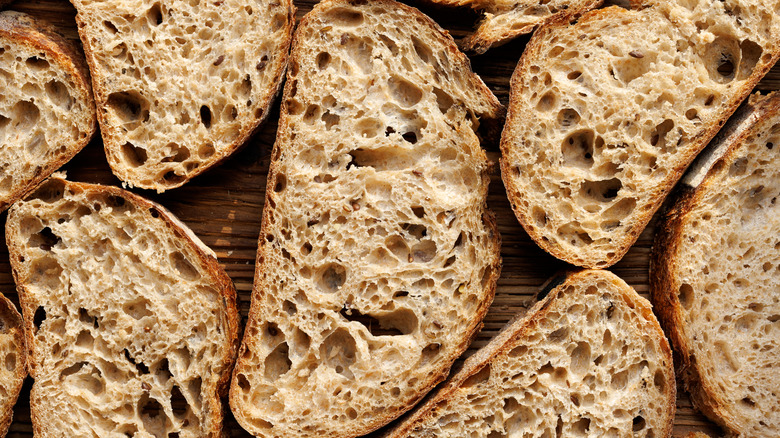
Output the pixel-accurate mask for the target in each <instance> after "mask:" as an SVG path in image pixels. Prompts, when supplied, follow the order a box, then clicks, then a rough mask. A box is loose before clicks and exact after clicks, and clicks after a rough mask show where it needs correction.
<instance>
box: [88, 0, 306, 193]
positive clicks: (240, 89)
mask: <svg viewBox="0 0 780 438" xmlns="http://www.w3.org/2000/svg"><path fill="white" fill-rule="evenodd" d="M73 4H74V5H75V6H76V9H77V10H78V15H77V16H76V21H77V22H78V24H79V35H80V36H81V41H82V42H83V43H84V50H85V52H86V54H87V60H88V61H89V64H90V69H91V72H92V80H93V83H94V89H95V100H96V101H97V106H98V120H99V121H100V128H101V133H102V135H103V143H104V146H105V150H106V156H107V158H108V162H109V164H110V165H111V169H112V170H113V172H114V174H116V176H117V177H119V179H121V180H122V181H124V182H126V183H127V184H128V185H130V186H136V187H142V188H145V189H155V190H157V191H158V192H162V191H165V190H167V189H171V188H175V187H179V186H181V185H182V184H184V183H186V182H187V181H188V180H190V179H191V178H193V177H194V176H196V175H198V174H200V173H202V172H204V171H205V170H206V169H208V168H210V167H212V166H214V165H216V164H217V163H218V162H220V161H222V160H224V159H225V158H227V157H228V156H229V155H230V154H232V153H233V152H234V151H235V150H237V149H238V148H239V147H240V146H241V145H243V144H244V143H245V142H246V140H247V139H248V137H249V136H250V134H252V132H253V131H254V130H255V129H256V128H257V127H258V126H259V125H260V123H261V122H262V121H263V120H265V118H266V117H267V116H268V112H269V109H270V105H271V102H272V100H273V99H274V97H275V96H276V94H277V92H278V90H279V87H280V86H281V80H282V75H283V73H284V69H285V66H286V64H287V53H288V50H289V44H290V38H291V35H292V29H293V25H294V18H293V16H294V7H293V5H292V0H261V1H250V0H220V1H204V2H198V1H195V2H192V1H184V0H171V1H165V2H159V1H155V0H143V1H132V2H123V1H119V0H109V1H94V0H74V1H73Z"/></svg>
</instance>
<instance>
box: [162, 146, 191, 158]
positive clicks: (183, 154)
mask: <svg viewBox="0 0 780 438" xmlns="http://www.w3.org/2000/svg"><path fill="white" fill-rule="evenodd" d="M166 148H167V149H168V150H169V151H170V152H168V156H167V157H165V158H163V159H162V162H163V163H169V162H175V163H182V162H184V161H186V160H187V159H188V158H189V157H190V151H189V150H188V149H187V148H185V147H182V146H179V145H178V144H176V143H168V145H167V146H166Z"/></svg>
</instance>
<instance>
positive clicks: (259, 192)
mask: <svg viewBox="0 0 780 438" xmlns="http://www.w3.org/2000/svg"><path fill="white" fill-rule="evenodd" d="M315 3H317V2H316V1H312V0H303V1H299V0H295V4H296V6H297V8H298V12H297V16H298V19H300V18H301V17H302V16H303V15H304V14H305V13H306V12H308V11H309V10H310V9H311V7H312V5H313V4H315ZM409 3H411V4H413V5H414V6H418V7H421V9H422V10H423V11H424V12H426V13H428V14H429V15H431V16H432V17H433V18H434V19H435V20H436V21H437V22H438V23H439V24H440V25H441V26H442V27H444V28H445V29H447V30H449V31H450V33H451V34H452V35H453V37H455V38H456V39H458V38H461V37H463V36H464V35H465V34H466V33H467V32H469V31H470V30H471V29H472V26H473V24H474V22H475V21H476V19H477V18H478V16H477V15H476V13H474V12H472V11H469V10H457V11H456V10H452V9H442V8H431V7H422V6H421V5H420V4H417V3H416V2H414V1H409ZM7 8H8V9H14V10H19V11H24V12H27V13H30V14H32V15H35V16H37V17H39V18H43V19H46V20H48V21H50V22H51V23H52V24H54V25H56V26H58V27H59V28H60V29H61V31H62V32H63V33H64V34H65V35H66V36H67V37H69V38H73V39H77V38H78V35H77V33H76V25H75V22H74V16H75V14H76V11H75V9H73V7H72V6H71V4H70V3H68V2H67V1H66V0H18V1H16V2H14V3H11V4H10V5H9V6H7ZM527 41H528V38H527V37H525V38H520V39H518V40H516V41H514V42H511V43H509V44H507V45H505V46H502V47H499V48H496V49H492V50H490V51H488V52H487V53H486V54H485V55H482V56H474V57H472V58H471V60H472V66H473V68H474V70H475V71H476V72H477V73H478V74H479V75H480V76H481V77H482V79H483V80H484V81H485V82H486V83H487V84H488V86H489V87H490V88H491V90H493V92H494V93H495V94H496V96H498V98H499V99H500V100H501V102H502V103H504V104H506V103H507V101H508V98H509V78H510V76H511V74H512V71H513V70H514V67H515V64H516V63H517V60H518V59H519V58H520V55H521V53H522V51H523V48H524V46H525V44H526V42H527ZM757 89H758V90H761V91H768V90H778V89H780V65H779V66H776V67H775V68H774V69H773V70H772V71H771V72H770V73H769V75H768V76H767V77H766V78H765V79H764V80H763V81H762V82H761V83H760V84H759V85H758V87H757ZM1 98H2V90H0V99H1ZM278 114H279V105H278V102H277V103H276V105H275V106H274V109H273V112H272V113H271V116H270V117H269V120H268V122H267V123H266V125H265V126H264V127H263V129H262V130H261V131H260V132H259V133H258V134H257V135H256V136H255V137H254V138H253V139H252V140H250V142H249V143H248V144H247V145H246V147H245V148H244V149H243V150H241V151H240V152H239V153H237V154H235V155H234V156H233V157H232V158H231V159H229V160H228V161H227V162H226V163H224V164H223V165H222V166H220V167H218V168H216V169H214V170H212V171H209V172H207V173H206V174H204V175H202V176H200V177H197V178H195V179H194V180H193V181H192V182H190V183H188V184H187V185H185V186H184V187H182V188H179V189H175V190H173V191H170V192H168V193H165V194H162V195H158V194H156V193H153V192H148V191H143V190H137V191H136V192H138V193H140V194H141V195H143V196H147V197H149V198H151V199H153V200H155V201H157V202H159V203H161V204H163V205H164V206H166V207H167V208H169V209H170V210H171V211H173V212H174V213H175V214H176V215H177V216H178V217H179V218H180V219H182V220H183V221H184V222H185V223H186V224H187V225H189V226H190V227H191V228H192V230H193V231H194V232H195V233H196V234H197V235H198V236H199V237H200V238H201V239H202V240H203V241H204V242H205V243H206V244H207V245H208V246H209V247H211V248H212V249H214V251H216V253H217V255H218V257H219V260H220V262H221V264H222V266H224V268H225V270H226V271H227V273H228V274H229V275H230V277H231V278H232V279H233V281H234V282H235V285H236V290H237V291H238V293H239V296H240V311H241V315H242V319H244V318H246V314H247V312H248V310H249V304H250V301H249V300H250V294H251V290H252V279H253V278H252V277H253V273H254V262H255V251H256V248H257V236H258V234H259V231H260V215H261V212H262V208H263V198H264V193H265V184H266V173H267V171H268V164H269V153H270V150H271V146H272V145H273V141H274V138H275V135H276V121H277V119H278ZM484 147H485V148H486V149H487V150H488V156H489V157H490V159H491V160H493V161H496V162H497V161H498V158H499V152H498V145H497V144H486V145H484ZM63 169H64V170H66V171H67V173H68V177H69V179H72V180H76V181H85V182H93V183H103V184H113V185H119V181H118V180H117V179H116V177H114V176H113V174H112V173H111V171H110V169H109V167H108V164H107V162H106V158H105V155H104V153H103V147H102V143H101V141H100V139H99V138H96V139H95V140H93V141H92V143H90V144H89V145H88V146H87V147H86V148H85V149H84V150H83V151H82V152H81V153H79V154H78V155H77V156H76V157H75V158H74V159H73V160H72V161H71V162H70V163H68V164H66V165H65V166H64V167H63ZM488 204H489V206H490V208H491V209H492V210H493V211H494V212H495V213H496V216H497V221H498V226H499V230H500V232H501V236H502V240H503V245H502V248H501V255H502V257H503V272H502V274H501V278H500V279H499V282H498V290H497V292H496V297H495V300H494V302H493V305H492V307H491V308H490V312H489V313H488V315H487V317H486V318H485V326H484V328H483V329H482V331H481V333H480V334H479V336H478V338H477V339H476V340H475V341H474V343H473V345H472V346H471V349H470V350H469V352H468V353H467V354H470V353H472V352H473V351H474V350H475V349H477V348H479V347H481V346H483V345H485V343H487V342H488V341H489V340H490V338H492V337H493V336H494V335H495V334H496V333H497V331H498V330H500V329H501V327H503V326H504V324H505V323H506V322H507V321H508V320H509V319H510V318H511V317H512V316H513V315H514V314H515V313H516V312H517V310H518V309H519V308H520V307H521V306H522V303H523V302H524V301H525V300H527V299H528V298H529V297H530V296H531V295H533V294H534V293H535V292H536V291H537V290H538V289H539V287H540V286H541V285H542V284H543V283H544V282H545V281H546V280H547V279H548V278H549V277H550V276H552V275H553V274H554V273H556V272H558V271H560V270H564V269H567V268H570V266H569V265H567V264H565V263H563V262H561V261H559V260H557V259H555V258H553V257H552V256H550V255H548V254H546V253H545V252H544V251H542V250H541V249H539V248H538V247H537V246H536V245H535V244H534V243H533V242H532V241H531V239H530V238H529V237H528V235H527V234H526V233H525V232H524V231H523V229H522V227H521V226H520V225H519V224H518V222H517V220H516V219H515V216H514V214H513V213H512V210H511V207H510V205H509V202H508V200H507V198H506V192H505V190H504V186H503V184H502V182H501V178H500V175H499V174H498V169H497V167H496V170H495V172H494V174H493V176H492V182H491V185H490V193H489V197H488ZM656 216H657V215H656ZM5 218H6V214H5V213H3V214H2V216H0V226H2V229H3V230H4V229H5ZM655 223H656V218H654V219H653V220H652V221H651V222H650V224H649V225H648V227H647V229H646V230H645V231H644V232H643V233H642V235H641V236H640V237H639V240H638V241H637V243H636V244H635V245H634V246H633V247H632V248H631V250H630V251H629V252H628V254H627V255H626V256H625V257H624V258H623V260H622V261H620V262H619V263H618V264H616V265H615V266H614V267H612V268H611V270H612V271H613V272H614V273H616V274H617V275H619V276H620V277H621V278H623V279H624V280H625V281H626V282H628V283H629V284H630V285H631V286H633V287H634V288H635V289H636V290H637V291H638V292H639V293H640V294H642V295H643V296H645V297H647V293H648V290H649V286H648V256H649V253H650V247H651V244H652V236H653V232H654V230H655ZM3 232H4V231H3ZM0 242H1V243H0V291H2V292H3V293H4V294H6V295H7V296H8V297H9V298H10V299H11V300H12V301H14V302H17V297H16V291H15V286H14V283H13V279H12V277H11V273H10V269H11V268H10V265H9V263H8V250H7V248H6V246H5V238H3V239H1V240H0ZM31 384H32V382H31V380H30V379H29V378H28V379H27V382H25V386H24V389H23V390H22V394H21V395H20V397H19V402H18V404H17V406H16V408H15V414H14V422H13V424H12V425H11V429H10V432H9V434H8V436H9V437H29V436H32V427H31V424H30V411H29V390H30V386H31ZM674 424H675V427H674V436H683V435H685V434H686V433H688V432H691V431H704V432H707V433H709V434H710V435H711V436H720V435H721V433H720V431H719V430H718V428H717V427H715V426H714V425H713V424H712V423H711V422H709V421H708V420H707V419H706V418H705V417H703V416H702V415H701V414H700V413H698V412H697V411H696V410H694V409H693V407H692V406H691V402H690V400H689V398H688V395H687V394H686V393H685V391H684V390H683V388H682V386H680V385H679V384H678V399H677V415H676V418H675V423H674ZM225 429H226V432H227V434H228V436H231V437H245V436H249V435H248V434H247V433H246V432H244V431H243V430H242V429H241V427H240V426H239V425H238V424H237V423H236V422H235V420H233V418H232V416H231V415H230V414H229V410H228V414H227V422H226V425H225Z"/></svg>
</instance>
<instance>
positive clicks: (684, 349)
mask: <svg viewBox="0 0 780 438" xmlns="http://www.w3.org/2000/svg"><path fill="white" fill-rule="evenodd" d="M707 152H708V153H707V154H706V155H703V156H702V157H701V158H700V159H699V160H697V162H696V164H695V166H694V167H693V168H692V169H691V171H689V173H688V174H686V177H685V179H684V180H683V184H682V188H681V194H680V197H679V199H677V200H676V202H675V203H674V205H673V206H672V207H671V208H670V210H669V211H668V212H667V213H666V214H665V215H664V217H663V222H662V224H661V226H660V231H659V233H658V234H657V236H656V242H655V245H654V247H653V255H652V258H651V261H652V265H651V269H652V271H651V274H652V275H651V290H652V298H653V302H654V303H655V306H656V309H657V310H658V311H659V315H660V318H661V321H662V322H663V324H664V328H665V329H666V330H667V333H668V334H669V336H670V338H671V340H672V343H673V344H674V346H675V348H676V350H677V351H678V353H679V356H680V359H681V363H680V369H681V372H682V376H683V378H684V379H685V380H684V381H685V384H686V387H687V389H688V390H689V391H690V392H691V396H692V397H691V398H692V400H693V402H694V404H695V406H696V407H697V408H698V409H700V410H701V411H702V412H703V413H704V414H706V415H707V416H708V417H710V418H711V419H713V420H714V421H716V422H717V423H719V424H721V425H722V426H723V427H724V428H726V430H729V431H730V432H732V433H733V435H739V436H750V437H770V436H772V437H775V436H777V433H778V430H780V379H778V375H779V374H780V322H778V321H780V271H779V269H780V254H779V253H778V249H780V238H778V236H780V203H778V202H777V201H778V197H780V94H778V93H775V94H772V95H770V96H767V97H760V96H758V95H754V96H752V97H751V99H750V101H749V103H748V104H746V106H745V107H744V110H743V111H742V114H741V115H740V117H738V118H736V119H735V121H734V122H733V123H730V125H729V127H728V129H726V130H725V131H724V134H723V135H720V136H719V137H718V138H717V139H716V140H715V141H714V142H713V143H712V145H711V146H710V148H709V149H708V150H707Z"/></svg>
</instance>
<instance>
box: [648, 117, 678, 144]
mask: <svg viewBox="0 0 780 438" xmlns="http://www.w3.org/2000/svg"><path fill="white" fill-rule="evenodd" d="M673 128H674V121H673V120H671V119H666V120H664V121H663V122H661V123H660V124H658V125H657V126H656V127H655V130H654V131H653V133H652V135H651V136H650V144H651V145H653V146H655V147H658V148H660V149H662V150H666V147H667V139H666V137H667V134H669V132H670V131H671V130H672V129H673Z"/></svg>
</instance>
